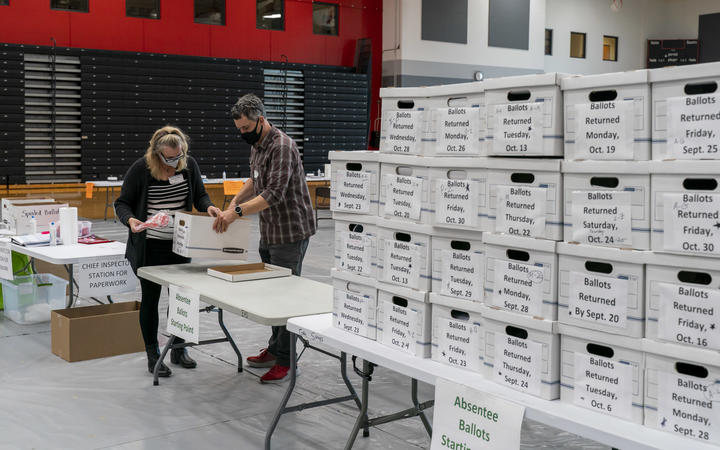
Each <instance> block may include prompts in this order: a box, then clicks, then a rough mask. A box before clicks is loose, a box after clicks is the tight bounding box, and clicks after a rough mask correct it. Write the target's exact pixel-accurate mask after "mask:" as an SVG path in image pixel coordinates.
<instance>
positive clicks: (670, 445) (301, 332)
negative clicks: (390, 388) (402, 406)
mask: <svg viewBox="0 0 720 450" xmlns="http://www.w3.org/2000/svg"><path fill="white" fill-rule="evenodd" d="M287 328H288V331H290V333H291V350H292V352H293V353H294V352H295V345H296V339H297V338H298V337H299V338H301V339H302V340H303V341H307V342H309V343H310V344H311V345H312V344H323V345H327V346H330V347H333V348H336V349H338V350H340V351H342V352H345V353H349V354H351V355H355V356H357V357H359V358H362V359H363V373H364V374H365V375H368V374H369V373H370V368H371V367H372V365H377V366H380V367H385V368H387V369H390V370H392V371H394V372H397V373H400V374H403V375H406V376H408V377H411V378H412V379H413V380H420V381H424V382H426V383H429V384H433V385H434V384H435V381H436V380H437V379H438V378H445V379H448V380H451V381H454V382H456V383H461V384H464V385H467V386H471V387H473V388H476V389H478V390H481V391H483V392H487V393H488V394H492V395H496V396H498V397H502V398H504V399H507V400H509V401H512V402H515V403H518V404H520V405H522V406H524V407H525V417H527V418H528V419H531V420H535V421H537V422H540V423H543V424H545V425H548V426H551V427H554V428H558V429H561V430H564V431H568V432H570V433H574V434H577V435H579V436H584V437H586V438H588V439H592V440H593V441H597V442H600V443H603V444H606V445H610V446H612V447H614V448H620V449H634V450H635V449H667V450H676V449H683V448H692V449H694V450H717V448H718V447H717V446H715V445H711V444H706V443H703V442H700V441H697V440H694V439H687V438H683V437H681V436H677V435H673V434H670V433H666V432H663V431H659V430H655V429H652V428H647V427H644V426H642V425H638V424H635V423H632V422H629V421H626V420H622V419H619V418H616V417H613V416H610V415H606V414H602V413H599V412H595V411H590V410H588V409H584V408H581V407H578V406H575V405H571V404H568V403H563V402H561V401H559V400H555V401H549V400H544V399H541V398H539V397H534V396H532V395H529V394H525V393H522V392H519V391H515V390H513V389H510V388H507V387H505V386H501V385H499V384H496V383H493V382H492V381H490V380H488V379H486V378H485V377H483V376H482V375H480V374H478V373H474V372H470V371H467V370H462V369H459V368H455V367H450V366H448V365H445V364H441V363H439V362H436V361H432V360H431V359H422V358H417V357H415V356H413V355H410V354H408V353H404V352H401V351H399V350H395V349H393V348H390V347H387V346H385V345H382V344H381V343H379V342H375V341H372V340H370V339H366V338H364V337H361V336H356V335H353V334H350V333H347V332H344V331H342V330H339V329H337V328H335V327H333V325H332V314H320V315H315V316H305V317H297V318H294V319H290V320H288V322H287ZM295 363H296V362H295V359H294V358H291V364H292V366H291V368H290V372H291V380H290V383H291V384H290V386H289V387H288V390H287V392H286V394H285V397H284V398H283V401H282V403H281V405H280V407H279V408H278V411H277V413H276V416H275V419H274V420H273V422H272V423H271V426H270V428H269V429H268V432H267V433H268V434H267V435H266V441H265V448H269V443H270V437H271V435H272V432H273V431H274V429H275V426H276V425H277V420H278V419H279V417H280V415H282V414H283V413H284V412H287V411H283V409H284V408H285V405H286V404H287V400H288V398H289V397H290V394H291V393H292V390H293V388H294V381H295V373H296V372H295V370H296V367H295ZM368 378H369V377H367V376H363V383H362V385H363V387H362V406H361V409H360V413H359V415H358V418H357V421H356V423H355V427H354V429H353V431H352V432H351V434H350V437H349V438H348V442H347V445H346V447H345V448H346V449H349V448H351V447H352V445H353V443H354V441H355V437H356V436H357V433H358V431H359V430H360V428H365V429H367V426H369V425H370V426H371V425H375V424H378V423H386V422H388V421H391V420H384V421H377V422H376V420H377V419H368V417H367V409H368V404H367V399H368V392H367V391H368V387H369V381H370V380H369V379H368ZM413 403H414V408H410V409H409V410H406V412H407V411H412V410H413V409H416V410H417V414H406V415H403V416H400V415H399V414H395V415H391V416H385V417H386V418H391V419H392V420H397V419H400V418H405V417H412V416H413V415H420V417H423V416H422V414H421V413H422V410H421V407H422V406H424V405H423V404H421V405H418V404H417V401H416V399H415V398H413ZM425 403H426V404H427V403H428V402H425ZM392 416H395V417H392ZM380 419H384V418H380ZM428 431H430V430H428Z"/></svg>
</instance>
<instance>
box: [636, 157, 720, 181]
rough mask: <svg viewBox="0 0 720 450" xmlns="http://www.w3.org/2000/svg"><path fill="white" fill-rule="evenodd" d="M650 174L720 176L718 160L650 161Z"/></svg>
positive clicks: (719, 161)
mask: <svg viewBox="0 0 720 450" xmlns="http://www.w3.org/2000/svg"><path fill="white" fill-rule="evenodd" d="M650 173H653V174H655V173H657V174H659V173H667V174H681V175H693V176H697V175H712V176H714V177H715V176H718V175H720V160H681V159H674V160H665V161H650Z"/></svg>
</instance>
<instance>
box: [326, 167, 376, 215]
mask: <svg viewBox="0 0 720 450" xmlns="http://www.w3.org/2000/svg"><path fill="white" fill-rule="evenodd" d="M371 178H372V176H371V174H370V173H369V172H360V171H356V170H338V171H337V175H336V183H337V184H336V185H335V192H336V194H335V195H336V197H335V205H334V206H335V208H333V209H334V210H335V211H347V212H353V213H360V214H367V213H369V212H370V182H371Z"/></svg>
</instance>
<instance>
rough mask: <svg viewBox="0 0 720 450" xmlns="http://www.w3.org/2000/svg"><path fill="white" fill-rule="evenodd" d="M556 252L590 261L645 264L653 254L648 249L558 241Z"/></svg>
mask: <svg viewBox="0 0 720 450" xmlns="http://www.w3.org/2000/svg"><path fill="white" fill-rule="evenodd" d="M557 252H558V254H559V255H569V256H577V257H579V258H583V259H587V260H592V261H596V260H605V261H616V262H626V263H631V264H647V262H648V261H649V260H650V259H652V256H653V252H649V251H642V250H629V249H623V248H613V247H599V246H595V245H586V244H571V243H568V242H558V243H557Z"/></svg>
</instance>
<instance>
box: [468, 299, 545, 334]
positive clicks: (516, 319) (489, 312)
mask: <svg viewBox="0 0 720 450" xmlns="http://www.w3.org/2000/svg"><path fill="white" fill-rule="evenodd" d="M481 311H482V312H481V314H482V315H483V317H484V318H486V319H490V320H496V321H498V322H502V323H506V324H509V325H514V326H517V327H521V328H530V329H532V330H538V331H542V332H544V333H551V334H557V333H558V323H557V322H556V321H554V320H545V319H541V318H539V317H532V316H523V315H522V314H518V313H514V312H510V311H505V310H503V309H499V308H497V307H495V306H487V305H483V307H482V309H481Z"/></svg>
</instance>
